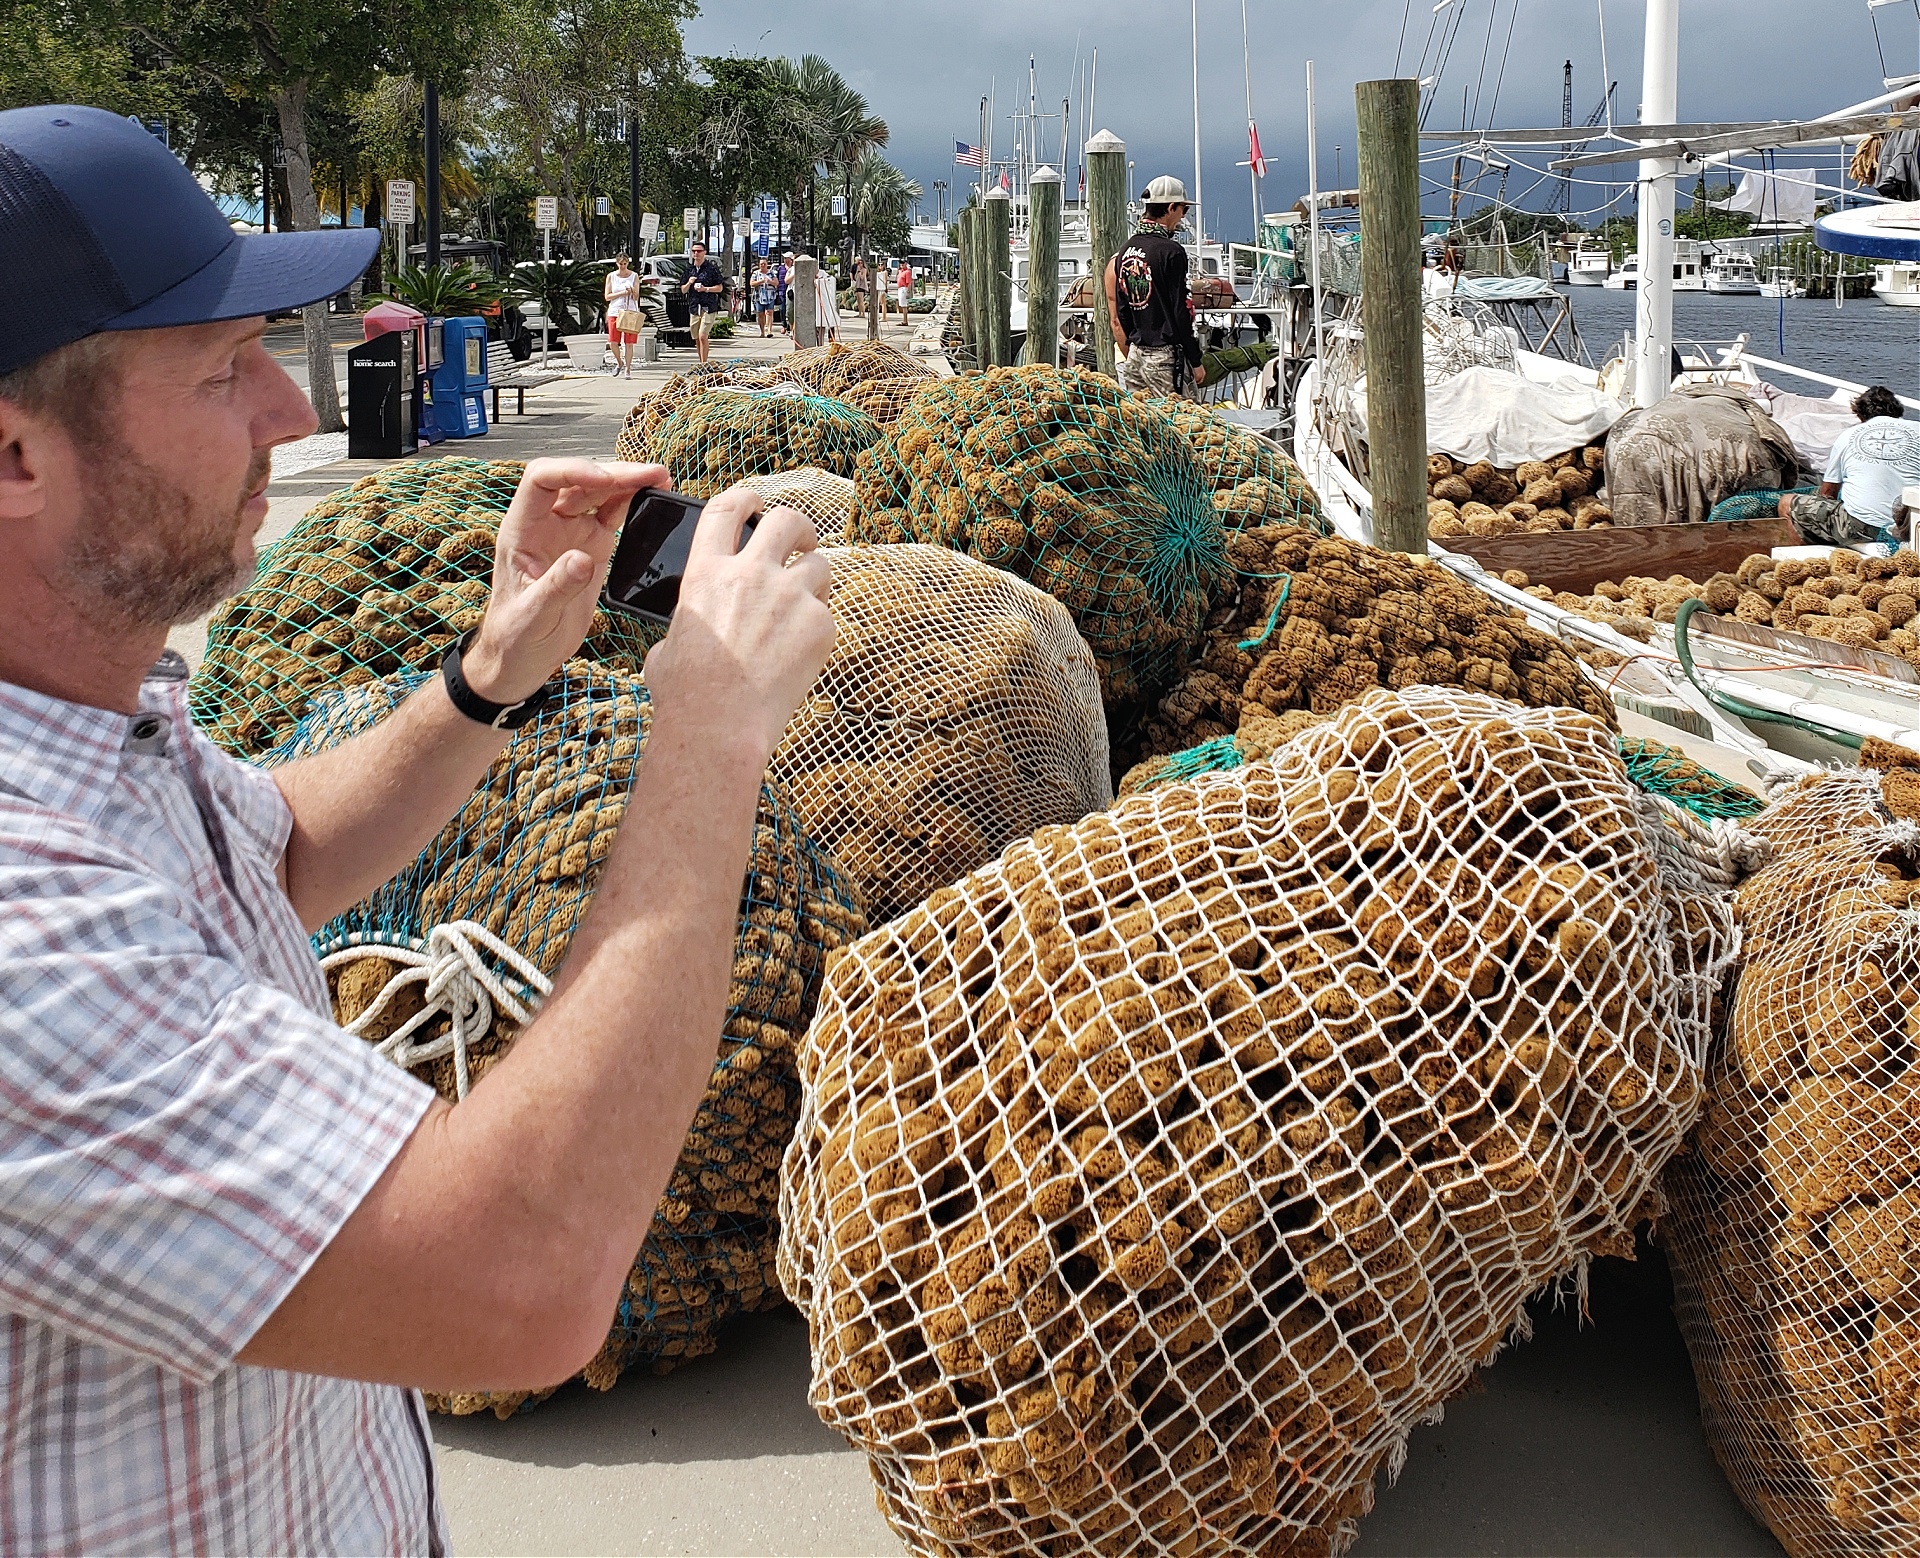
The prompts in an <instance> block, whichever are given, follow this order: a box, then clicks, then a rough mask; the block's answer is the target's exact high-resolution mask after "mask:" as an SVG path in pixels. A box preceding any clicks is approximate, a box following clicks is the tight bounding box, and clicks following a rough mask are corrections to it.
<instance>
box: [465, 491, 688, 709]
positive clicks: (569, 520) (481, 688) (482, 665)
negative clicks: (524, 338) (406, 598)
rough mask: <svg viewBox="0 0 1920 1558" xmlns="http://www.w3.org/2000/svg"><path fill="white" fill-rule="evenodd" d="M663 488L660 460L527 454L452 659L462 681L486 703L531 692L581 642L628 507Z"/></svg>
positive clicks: (511, 699) (516, 698)
mask: <svg viewBox="0 0 1920 1558" xmlns="http://www.w3.org/2000/svg"><path fill="white" fill-rule="evenodd" d="M667 485H668V478H667V469H666V467H665V466H664V465H632V464H627V463H625V462H621V461H609V462H607V463H605V464H602V463H600V462H599V461H595V460H535V461H533V462H532V463H531V464H530V465H528V466H527V473H526V475H525V476H523V477H521V478H520V490H519V491H518V492H516V493H514V495H513V502H512V503H511V504H510V505H508V508H507V512H506V516H505V518H503V519H502V520H501V521H500V540H499V544H498V545H497V546H496V547H495V548H494V554H493V595H492V598H491V599H490V600H489V601H488V603H487V615H486V620H485V621H484V622H482V623H481V624H480V633H479V636H478V637H477V638H476V639H475V640H474V642H473V643H472V645H471V646H469V648H468V650H467V652H466V653H465V654H464V655H462V656H461V660H460V668H461V671H462V673H463V674H464V675H465V677H466V679H467V683H468V685H469V686H471V687H472V688H473V690H474V691H475V692H477V693H478V694H479V695H480V696H481V697H483V698H486V699H488V700H489V701H491V702H494V703H516V702H518V701H519V700H520V699H522V698H528V697H531V696H532V695H533V694H534V693H536V692H538V691H539V690H540V688H541V687H542V686H543V685H545V683H546V681H547V679H548V678H549V677H551V676H552V675H553V673H554V672H555V671H557V670H558V669H559V668H560V666H561V664H562V663H563V662H564V661H565V660H566V659H567V657H568V656H569V655H571V654H572V653H573V652H574V651H575V650H577V649H578V648H579V647H580V641H581V640H582V639H584V638H585V637H586V636H587V629H588V628H589V627H590V626H591V625H592V623H593V611H594V604H595V601H596V600H597V598H598V596H599V592H600V579H601V576H602V574H603V573H604V572H605V570H606V566H607V563H608V561H609V560H610V559H611V558H612V556H613V548H614V543H615V541H617V540H618V539H619V534H620V525H621V522H622V521H623V520H624V519H625V518H626V513H627V504H628V502H629V501H630V500H631V499H632V497H633V495H634V493H636V492H638V491H639V490H640V489H641V488H642V487H665V486H667Z"/></svg>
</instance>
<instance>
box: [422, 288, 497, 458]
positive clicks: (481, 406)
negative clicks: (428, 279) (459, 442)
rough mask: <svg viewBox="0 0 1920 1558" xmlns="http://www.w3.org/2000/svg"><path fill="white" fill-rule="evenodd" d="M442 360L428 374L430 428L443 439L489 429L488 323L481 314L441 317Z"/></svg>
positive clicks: (474, 435)
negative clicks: (487, 391) (454, 317)
mask: <svg viewBox="0 0 1920 1558" xmlns="http://www.w3.org/2000/svg"><path fill="white" fill-rule="evenodd" d="M433 325H437V326H438V335H439V339H440V361H439V362H438V363H435V364H433V365H431V367H430V369H429V371H428V374H427V387H428V397H429V398H428V405H427V423H428V430H429V431H430V432H432V433H434V434H437V435H438V436H440V437H442V438H479V437H483V436H484V435H485V433H486V431H487V400H486V389H487V322H486V320H485V319H483V318H481V317H480V315H478V314H468V315H465V316H462V317H460V318H456V319H440V320H435V321H433V322H432V325H430V326H429V328H430V329H431V328H432V326H433Z"/></svg>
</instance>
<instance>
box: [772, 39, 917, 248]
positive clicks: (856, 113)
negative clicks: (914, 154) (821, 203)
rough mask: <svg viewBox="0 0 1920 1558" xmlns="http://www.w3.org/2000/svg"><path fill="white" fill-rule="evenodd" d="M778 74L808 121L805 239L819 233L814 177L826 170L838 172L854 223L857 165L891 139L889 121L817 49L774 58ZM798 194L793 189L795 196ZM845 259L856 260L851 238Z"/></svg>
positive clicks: (799, 120)
mask: <svg viewBox="0 0 1920 1558" xmlns="http://www.w3.org/2000/svg"><path fill="white" fill-rule="evenodd" d="M773 65H774V70H775V75H776V79H777V80H778V81H779V83H780V85H781V86H782V88H783V89H785V90H786V91H787V92H789V93H791V94H792V96H793V97H794V98H795V99H796V112H795V119H794V122H795V124H796V126H804V127H805V131H806V138H807V141H808V147H809V150H810V151H811V153H812V156H811V160H810V161H809V162H808V163H807V164H806V166H807V170H808V172H807V183H806V190H805V194H806V202H807V240H808V242H809V243H812V242H814V241H815V240H816V238H817V236H818V235H817V231H816V228H815V211H814V176H815V174H816V173H817V172H821V171H824V172H826V173H828V174H829V175H832V174H835V173H837V174H838V175H839V176H840V179H841V182H842V184H843V187H844V192H845V195H846V200H847V225H848V231H849V232H850V231H851V228H852V223H853V169H854V166H855V165H856V164H857V163H858V162H859V161H860V159H861V157H863V156H864V155H865V154H866V153H867V152H868V151H870V150H874V149H876V148H878V147H881V146H885V145H886V144H887V138H888V133H889V132H888V130H887V122H886V120H884V119H881V118H879V117H877V116H876V115H875V114H874V113H873V112H872V111H871V110H870V109H869V107H868V105H867V100H866V98H865V97H863V96H862V95H861V94H860V93H859V92H857V91H855V90H854V88H853V87H851V86H849V85H848V84H847V80H846V78H845V77H844V76H842V75H841V74H840V72H839V71H837V70H835V69H834V68H833V66H832V65H830V64H829V63H828V62H827V61H826V60H824V59H822V58H821V57H820V56H819V55H818V54H803V55H802V56H801V57H800V58H799V59H798V60H797V61H796V60H775V61H774V62H773ZM799 194H800V191H799V190H797V189H796V190H795V195H796V196H798V195H799ZM845 248H846V259H847V263H849V264H851V263H852V252H853V251H852V243H851V240H850V238H849V239H848V240H847V242H846V244H845Z"/></svg>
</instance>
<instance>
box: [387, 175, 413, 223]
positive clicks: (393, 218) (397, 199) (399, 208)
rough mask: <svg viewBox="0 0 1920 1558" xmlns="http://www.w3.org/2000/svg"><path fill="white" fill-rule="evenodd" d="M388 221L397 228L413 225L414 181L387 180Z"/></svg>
mask: <svg viewBox="0 0 1920 1558" xmlns="http://www.w3.org/2000/svg"><path fill="white" fill-rule="evenodd" d="M387 220H388V221H389V222H392V223H393V224H394V225H395V226H396V227H409V226H411V225H412V224H413V180H412V179H388V180H387Z"/></svg>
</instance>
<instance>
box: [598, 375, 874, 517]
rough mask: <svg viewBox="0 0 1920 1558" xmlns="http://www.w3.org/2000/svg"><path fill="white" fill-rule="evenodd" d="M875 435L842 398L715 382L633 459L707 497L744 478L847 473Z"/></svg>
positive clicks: (785, 387)
mask: <svg viewBox="0 0 1920 1558" xmlns="http://www.w3.org/2000/svg"><path fill="white" fill-rule="evenodd" d="M879 436H880V429H879V427H878V426H877V425H876V424H875V423H874V420H873V418H872V417H870V416H867V415H866V414H865V413H864V412H860V411H856V410H854V409H853V407H851V406H849V405H847V404H846V403H845V402H844V401H838V400H829V399H827V398H826V397H824V396H820V395H808V394H806V393H804V392H802V391H800V390H798V389H797V388H795V387H793V386H791V385H776V386H775V387H773V388H771V389H741V388H737V387H735V386H732V385H725V384H722V385H716V386H712V387H708V388H702V389H701V390H699V391H698V392H697V393H695V394H692V395H689V396H688V397H686V399H684V400H683V401H681V403H680V404H679V405H678V406H677V407H675V408H674V410H673V411H671V412H670V413H669V414H668V415H667V417H666V419H665V420H664V421H663V422H661V423H660V424H659V426H658V427H657V428H655V429H654V431H653V436H652V440H651V442H650V444H649V445H648V447H647V448H646V449H645V451H644V452H642V453H641V454H639V455H638V456H636V457H637V458H640V459H646V460H657V461H659V462H660V463H661V464H662V465H664V466H666V468H667V470H668V471H669V472H670V473H671V474H672V477H673V484H674V486H675V487H677V488H678V489H679V490H680V491H682V492H686V493H691V494H692V495H693V496H694V497H697V498H710V497H713V496H714V495H715V494H716V493H720V492H724V491H725V490H726V489H727V488H729V487H731V486H733V485H734V484H735V483H737V482H740V481H743V480H745V479H746V478H747V477H749V476H766V475H770V474H772V473H774V472H778V471H791V470H797V469H799V468H800V467H802V466H813V467H814V468H816V469H818V470H823V471H826V472H828V473H829V474H831V475H834V476H851V475H852V474H853V470H854V462H855V460H856V459H858V457H859V455H860V452H861V451H862V450H864V449H866V448H868V447H870V446H871V445H872V444H873V443H874V442H875V440H877V439H878V438H879Z"/></svg>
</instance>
